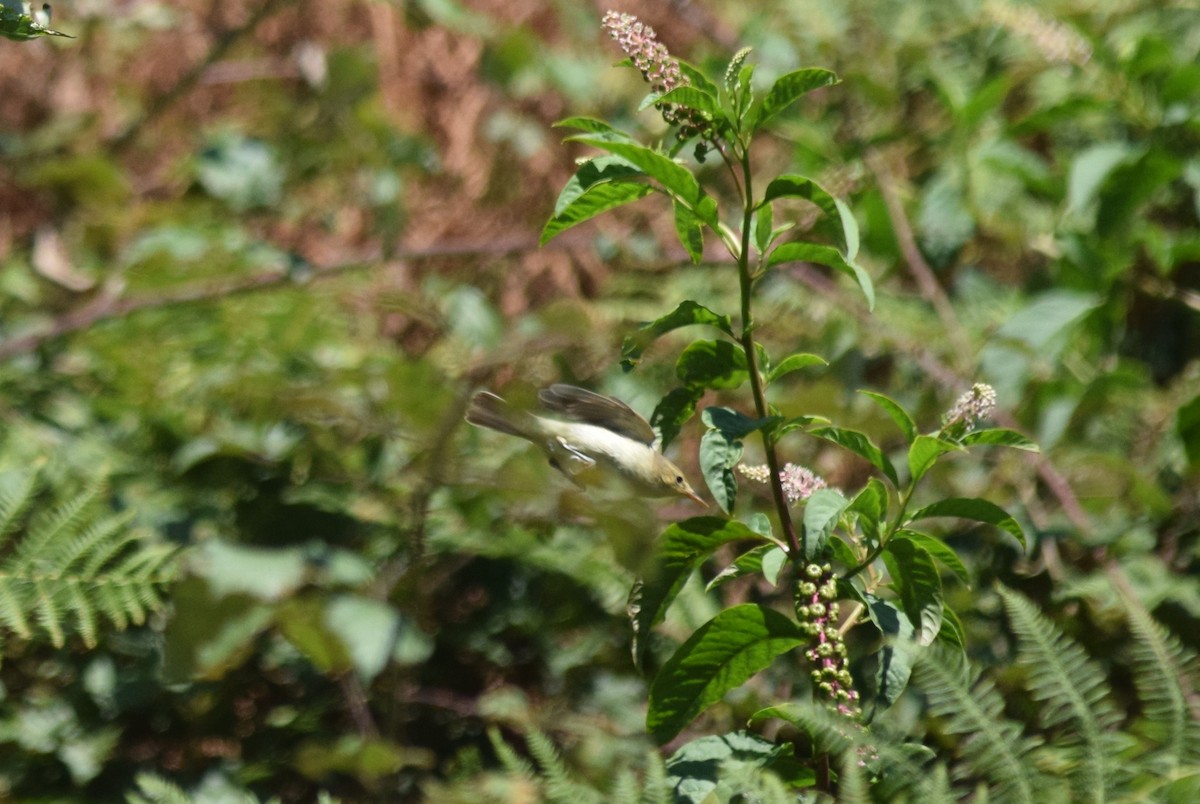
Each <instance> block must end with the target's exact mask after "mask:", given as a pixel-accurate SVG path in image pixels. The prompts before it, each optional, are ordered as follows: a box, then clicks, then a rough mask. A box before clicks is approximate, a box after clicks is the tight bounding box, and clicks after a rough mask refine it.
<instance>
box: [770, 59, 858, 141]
mask: <svg viewBox="0 0 1200 804" xmlns="http://www.w3.org/2000/svg"><path fill="white" fill-rule="evenodd" d="M837 82H838V77H837V76H836V75H834V74H833V73H831V72H830V71H829V70H823V69H821V68H819V67H807V68H805V69H802V70H794V71H792V72H790V73H785V74H784V75H781V76H779V78H777V79H776V80H775V83H774V84H772V85H771V88H770V89H769V90H768V91H767V94H766V95H765V96H764V97H763V101H762V105H761V106H759V107H758V110H757V114H755V113H753V112H752V113H751V117H750V120H749V126H748V127H749V128H750V130H752V131H753V130H755V129H757V128H759V127H760V126H762V125H763V124H764V123H766V122H767V121H769V120H770V119H771V118H772V117H774V116H775V115H777V114H779V113H780V112H782V111H783V110H784V109H786V108H787V107H789V106H791V105H792V104H793V103H795V102H796V101H797V100H798V99H799V98H801V97H803V96H804V95H806V94H808V93H809V92H812V91H813V90H814V89H820V88H821V87H827V86H830V85H832V84H836V83H837Z"/></svg>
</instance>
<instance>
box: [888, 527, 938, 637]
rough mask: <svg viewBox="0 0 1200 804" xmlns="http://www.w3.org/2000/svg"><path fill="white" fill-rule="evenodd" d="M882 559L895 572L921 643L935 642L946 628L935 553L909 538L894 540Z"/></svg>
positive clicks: (903, 601)
mask: <svg viewBox="0 0 1200 804" xmlns="http://www.w3.org/2000/svg"><path fill="white" fill-rule="evenodd" d="M882 558H883V561H884V563H885V564H887V566H888V569H889V570H890V571H891V574H892V582H893V585H894V586H896V587H897V590H896V591H897V592H898V593H899V595H900V602H901V604H902V606H903V608H904V613H905V614H906V615H907V616H908V619H909V620H910V621H911V622H912V624H913V628H914V631H913V639H914V640H915V641H916V643H917V644H918V645H931V644H933V640H934V639H935V638H936V637H937V633H938V630H939V629H941V627H942V608H943V605H942V579H941V577H940V576H939V575H938V571H937V566H936V565H935V564H934V563H933V556H931V555H929V553H927V552H926V551H925V550H923V549H922V548H920V547H918V546H917V545H916V544H915V543H914V542H913V541H911V540H909V539H892V540H891V541H889V542H888V545H887V547H886V548H884V551H883V554H882Z"/></svg>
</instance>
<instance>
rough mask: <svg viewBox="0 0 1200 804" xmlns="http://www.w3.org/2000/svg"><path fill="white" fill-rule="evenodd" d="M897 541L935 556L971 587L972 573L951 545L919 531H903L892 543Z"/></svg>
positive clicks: (898, 533) (897, 534)
mask: <svg viewBox="0 0 1200 804" xmlns="http://www.w3.org/2000/svg"><path fill="white" fill-rule="evenodd" d="M896 539H907V540H908V541H910V542H912V543H913V544H915V545H916V546H917V547H920V548H921V549H922V550H924V551H925V552H927V553H929V555H931V556H933V557H934V558H935V559H937V560H938V561H940V562H942V563H943V564H945V565H946V567H947V568H948V569H949V570H950V571H951V572H953V573H954V574H955V575H957V576H958V579H959V580H960V581H962V582H963V583H965V584H966V585H967V586H970V585H971V573H969V572H967V567H966V565H965V564H963V563H962V559H960V558H959V557H958V553H956V552H954V550H952V549H951V548H950V545H948V544H946V543H945V542H943V541H942V540H941V539H938V538H935V537H933V536H930V535H929V534H928V533H921V532H920V531H917V530H906V529H901V530H899V531H897V532H896V535H895V536H893V537H892V541H895V540H896Z"/></svg>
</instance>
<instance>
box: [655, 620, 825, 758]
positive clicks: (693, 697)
mask: <svg viewBox="0 0 1200 804" xmlns="http://www.w3.org/2000/svg"><path fill="white" fill-rule="evenodd" d="M807 641H808V636H807V634H805V633H804V632H803V631H802V630H801V629H800V626H799V625H797V624H796V623H795V622H793V621H792V620H790V619H789V618H787V617H786V616H784V615H782V614H780V613H779V612H777V611H774V610H772V609H768V608H764V607H762V606H757V605H754V604H745V605H741V606H734V607H733V608H729V609H725V610H724V611H722V612H721V613H720V614H718V615H717V616H716V617H714V618H713V619H711V620H709V621H708V622H707V623H705V624H704V625H702V626H700V628H699V629H697V630H696V632H695V633H694V634H692V636H691V637H690V638H689V639H688V640H687V641H686V642H684V643H683V644H682V645H681V646H680V647H679V649H678V650H676V651H675V654H674V655H673V656H671V658H670V659H668V660H667V662H666V664H664V665H663V668H662V670H661V671H659V673H658V676H656V677H655V679H654V683H653V684H652V685H651V687H650V701H649V709H648V711H647V713H646V728H647V729H648V730H649V732H650V734H651V736H653V737H654V739H655V741H656V742H658V743H659V744H662V743H665V742H667V741H668V740H670V739H671V738H673V737H674V736H675V735H676V734H678V733H679V732H680V731H681V730H682V729H683V728H684V727H685V726H687V724H688V723H690V722H691V721H692V720H693V719H695V717H696V716H697V715H699V714H700V713H701V712H703V711H704V710H706V709H708V707H710V706H712V705H713V704H714V703H716V702H717V701H719V700H721V698H723V697H724V695H725V693H727V692H729V690H731V689H734V688H736V687H739V686H741V685H742V684H743V683H745V682H746V681H747V680H749V679H750V677H751V676H753V675H754V674H755V673H757V672H759V671H760V670H762V669H764V668H766V667H768V666H769V665H770V664H771V663H772V662H773V661H774V660H775V658H776V657H777V656H779V655H780V654H783V653H787V652H788V651H790V650H792V649H794V648H796V647H798V646H800V645H803V644H804V643H805V642H807Z"/></svg>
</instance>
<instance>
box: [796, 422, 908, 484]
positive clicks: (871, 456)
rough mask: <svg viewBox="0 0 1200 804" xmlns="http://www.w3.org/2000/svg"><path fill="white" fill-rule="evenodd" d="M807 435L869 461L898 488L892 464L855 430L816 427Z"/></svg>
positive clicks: (867, 439) (869, 440)
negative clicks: (823, 440)
mask: <svg viewBox="0 0 1200 804" xmlns="http://www.w3.org/2000/svg"><path fill="white" fill-rule="evenodd" d="M808 432H809V435H814V436H816V437H817V438H823V439H825V440H826V441H832V442H833V443H834V444H838V445H840V446H842V447H845V448H846V449H848V450H850V451H851V452H853V453H854V454H855V455H859V456H861V457H863V458H866V459H867V460H868V461H870V463H871V465H872V466H874V467H875V468H876V469H878V470H879V471H881V472H883V474H884V475H885V476H886V477H887V479H888V480H890V481H892V485H893V486H896V487H899V486H900V481H899V480H897V479H896V469H895V467H893V466H892V462H891V461H890V460H888V457H887V456H886V455H884V454H883V451H882V450H880V449H879V447H877V446H875V444H874V443H872V441H871V439H869V438H867V436H866V434H865V433H860V432H858V431H857V430H847V429H844V428H841V427H818V428H816V429H813V430H809V431H808Z"/></svg>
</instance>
